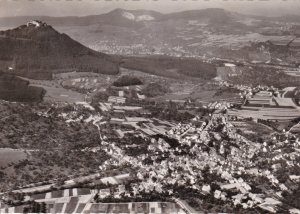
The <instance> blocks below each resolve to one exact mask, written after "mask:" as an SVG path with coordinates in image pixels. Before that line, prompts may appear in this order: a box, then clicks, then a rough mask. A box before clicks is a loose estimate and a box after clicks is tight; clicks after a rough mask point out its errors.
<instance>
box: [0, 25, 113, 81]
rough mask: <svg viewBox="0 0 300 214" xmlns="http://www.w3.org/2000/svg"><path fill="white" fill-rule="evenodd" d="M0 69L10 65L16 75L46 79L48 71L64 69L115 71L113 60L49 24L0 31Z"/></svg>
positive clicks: (107, 72)
mask: <svg viewBox="0 0 300 214" xmlns="http://www.w3.org/2000/svg"><path fill="white" fill-rule="evenodd" d="M0 49H1V52H0V62H1V63H0V66H1V67H0V69H3V70H6V69H7V68H8V67H12V68H13V69H14V72H16V73H18V74H19V75H22V76H26V77H30V78H33V79H50V78H51V75H49V73H50V74H51V73H59V72H66V71H74V70H75V71H81V72H87V71H88V72H96V73H103V74H118V73H119V66H118V63H117V62H114V61H113V59H112V58H111V57H110V56H108V55H106V54H102V53H99V52H96V51H93V50H91V49H89V48H87V47H85V46H83V45H81V44H80V43H78V42H76V41H75V40H73V39H71V38H70V37H69V36H67V35H66V34H60V33H59V32H57V31H56V30H54V29H53V28H52V27H51V26H48V25H46V26H42V27H38V28H35V27H32V26H29V27H28V26H25V25H24V26H20V27H19V28H16V29H13V30H8V31H0Z"/></svg>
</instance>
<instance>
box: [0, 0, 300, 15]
mask: <svg viewBox="0 0 300 214" xmlns="http://www.w3.org/2000/svg"><path fill="white" fill-rule="evenodd" d="M116 8H123V9H132V10H135V9H146V10H156V11H158V12H162V13H171V12H179V11H183V10H195V9H204V8H224V9H226V10H230V11H233V12H239V13H245V14H254V15H266V16H280V15H286V14H299V11H300V0H0V17H5V16H26V15H30V16H32V15H46V16H86V15H97V14H102V13H107V12H109V11H111V10H114V9H116Z"/></svg>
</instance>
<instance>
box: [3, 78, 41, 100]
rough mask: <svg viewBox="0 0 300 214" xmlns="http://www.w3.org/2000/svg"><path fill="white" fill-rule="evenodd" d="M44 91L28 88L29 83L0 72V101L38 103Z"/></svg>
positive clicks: (37, 88)
mask: <svg viewBox="0 0 300 214" xmlns="http://www.w3.org/2000/svg"><path fill="white" fill-rule="evenodd" d="M44 94H45V90H44V89H43V88H39V87H33V86H29V82H28V81H26V80H23V79H21V78H19V77H16V76H14V75H11V74H6V73H3V72H0V99H2V100H6V101H17V102H40V101H42V100H43V96H44Z"/></svg>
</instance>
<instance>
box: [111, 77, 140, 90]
mask: <svg viewBox="0 0 300 214" xmlns="http://www.w3.org/2000/svg"><path fill="white" fill-rule="evenodd" d="M142 84H143V82H142V81H141V80H140V79H139V78H138V77H135V76H131V75H124V76H121V77H120V78H119V79H117V80H116V81H115V82H114V83H113V85H114V86H117V87H124V86H132V85H142Z"/></svg>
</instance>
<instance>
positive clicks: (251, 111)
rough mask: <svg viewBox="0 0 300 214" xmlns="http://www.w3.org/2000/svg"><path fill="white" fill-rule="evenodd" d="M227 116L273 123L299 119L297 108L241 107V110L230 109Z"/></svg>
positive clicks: (299, 112)
mask: <svg viewBox="0 0 300 214" xmlns="http://www.w3.org/2000/svg"><path fill="white" fill-rule="evenodd" d="M228 115H230V116H236V117H241V118H253V119H263V120H273V121H286V120H292V119H296V118H298V117H300V109H299V108H260V107H249V106H247V107H243V108H242V109H231V110H229V111H228Z"/></svg>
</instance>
